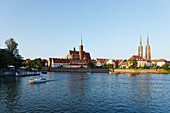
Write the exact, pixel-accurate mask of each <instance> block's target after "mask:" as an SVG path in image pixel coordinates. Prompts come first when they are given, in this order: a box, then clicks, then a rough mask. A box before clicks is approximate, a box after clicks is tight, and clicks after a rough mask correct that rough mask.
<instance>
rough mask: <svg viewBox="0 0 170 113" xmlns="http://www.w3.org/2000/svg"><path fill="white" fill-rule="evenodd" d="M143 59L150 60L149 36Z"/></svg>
mask: <svg viewBox="0 0 170 113" xmlns="http://www.w3.org/2000/svg"><path fill="white" fill-rule="evenodd" d="M145 58H146V59H148V60H151V49H150V45H149V34H148V35H147V45H146V55H145Z"/></svg>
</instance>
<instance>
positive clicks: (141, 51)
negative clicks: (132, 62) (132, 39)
mask: <svg viewBox="0 0 170 113" xmlns="http://www.w3.org/2000/svg"><path fill="white" fill-rule="evenodd" d="M138 56H141V57H143V46H142V38H141V36H140V45H139V47H138Z"/></svg>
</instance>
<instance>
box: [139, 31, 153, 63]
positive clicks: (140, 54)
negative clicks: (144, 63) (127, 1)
mask: <svg viewBox="0 0 170 113" xmlns="http://www.w3.org/2000/svg"><path fill="white" fill-rule="evenodd" d="M138 56H141V57H143V46H142V37H141V36H140V45H139V47H138ZM143 58H144V59H148V60H151V49H150V45H149V34H148V35H147V45H146V51H145V57H143Z"/></svg>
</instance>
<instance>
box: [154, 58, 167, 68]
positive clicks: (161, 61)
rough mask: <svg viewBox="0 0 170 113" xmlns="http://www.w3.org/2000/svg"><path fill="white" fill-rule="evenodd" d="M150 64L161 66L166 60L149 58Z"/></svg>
mask: <svg viewBox="0 0 170 113" xmlns="http://www.w3.org/2000/svg"><path fill="white" fill-rule="evenodd" d="M151 62H152V64H155V65H156V66H160V67H162V65H164V64H165V63H166V62H167V61H166V60H165V59H157V60H151Z"/></svg>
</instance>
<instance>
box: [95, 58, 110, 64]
mask: <svg viewBox="0 0 170 113" xmlns="http://www.w3.org/2000/svg"><path fill="white" fill-rule="evenodd" d="M96 61H97V62H98V61H100V62H101V63H105V62H107V61H109V59H102V58H96Z"/></svg>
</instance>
